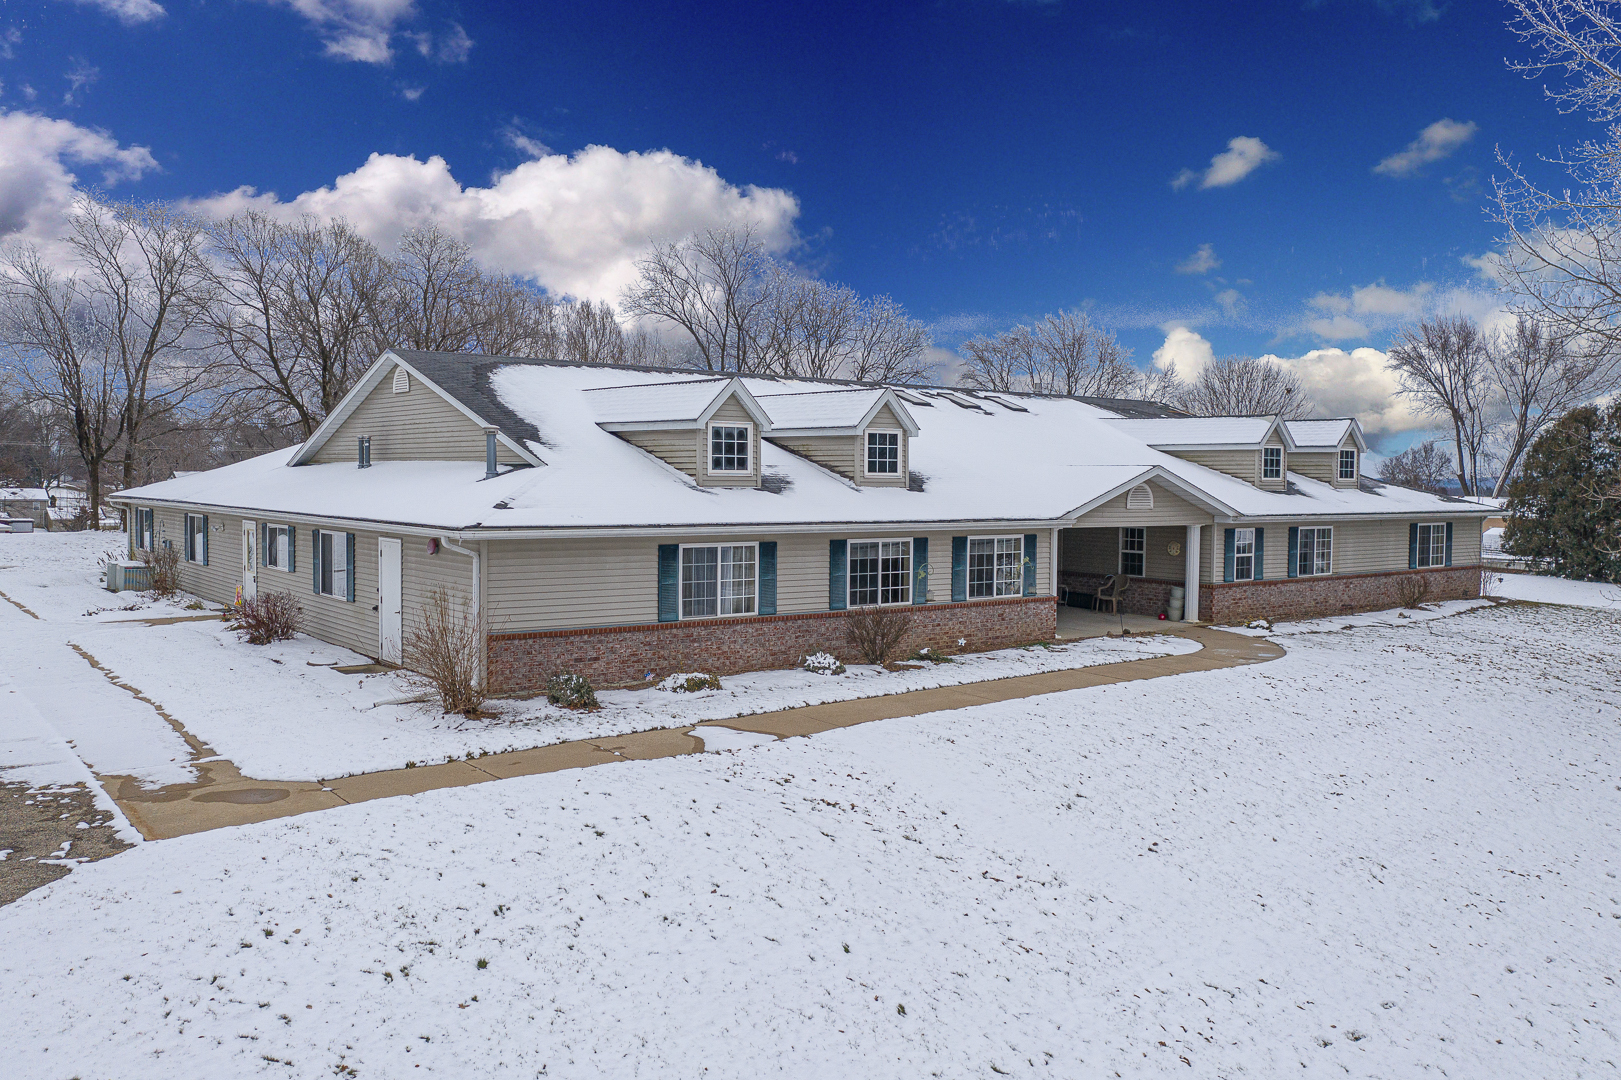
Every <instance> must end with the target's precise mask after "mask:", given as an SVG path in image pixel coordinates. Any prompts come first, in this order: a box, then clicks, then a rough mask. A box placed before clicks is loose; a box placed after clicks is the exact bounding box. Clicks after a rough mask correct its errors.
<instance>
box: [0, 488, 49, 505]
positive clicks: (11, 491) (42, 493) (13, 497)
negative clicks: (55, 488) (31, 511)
mask: <svg viewBox="0 0 1621 1080" xmlns="http://www.w3.org/2000/svg"><path fill="white" fill-rule="evenodd" d="M50 501H51V493H50V492H48V491H46V490H45V489H44V488H31V487H0V502H50Z"/></svg>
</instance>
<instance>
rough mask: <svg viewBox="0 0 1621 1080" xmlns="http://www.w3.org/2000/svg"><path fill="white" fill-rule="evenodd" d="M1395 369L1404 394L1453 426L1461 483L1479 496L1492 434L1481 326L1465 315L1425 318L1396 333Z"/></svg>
mask: <svg viewBox="0 0 1621 1080" xmlns="http://www.w3.org/2000/svg"><path fill="white" fill-rule="evenodd" d="M1389 357H1390V366H1391V368H1392V369H1394V371H1395V372H1396V377H1397V379H1398V380H1400V382H1401V387H1402V392H1403V393H1404V394H1406V395H1407V396H1408V397H1410V398H1412V399H1413V402H1414V404H1415V405H1416V406H1417V407H1418V409H1419V411H1420V412H1422V413H1425V414H1427V415H1430V416H1437V417H1441V418H1443V419H1444V420H1445V421H1446V422H1447V423H1449V424H1450V425H1451V426H1452V442H1453V445H1454V446H1455V447H1456V449H1457V469H1458V472H1457V476H1458V485H1459V487H1461V488H1462V489H1463V493H1464V494H1465V495H1478V494H1480V462H1481V458H1482V457H1484V456H1485V451H1486V444H1487V439H1488V438H1489V436H1490V427H1491V420H1490V416H1489V413H1488V410H1489V408H1490V398H1491V392H1492V387H1491V378H1492V365H1491V356H1490V349H1489V348H1488V346H1487V341H1486V338H1485V336H1484V335H1483V334H1482V333H1481V332H1480V327H1478V326H1476V325H1475V322H1474V320H1473V319H1470V318H1468V317H1466V316H1462V315H1458V316H1438V317H1435V318H1431V319H1425V320H1424V321H1422V322H1420V323H1419V324H1418V325H1417V326H1416V327H1408V328H1407V329H1405V330H1403V331H1402V332H1401V333H1400V334H1398V335H1397V338H1396V342H1395V344H1393V345H1392V346H1391V348H1390V352H1389Z"/></svg>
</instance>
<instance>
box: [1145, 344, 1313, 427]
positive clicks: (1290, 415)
mask: <svg viewBox="0 0 1621 1080" xmlns="http://www.w3.org/2000/svg"><path fill="white" fill-rule="evenodd" d="M1176 404H1177V406H1178V407H1179V408H1182V409H1185V410H1186V411H1188V412H1190V413H1192V414H1193V415H1195V416H1277V417H1281V418H1283V419H1285V420H1299V419H1301V418H1303V417H1306V416H1309V415H1310V414H1311V412H1312V409H1313V408H1315V406H1314V405H1313V403H1312V400H1311V397H1310V395H1308V394H1307V393H1306V388H1305V384H1303V383H1302V382H1301V381H1300V376H1299V375H1297V374H1295V373H1294V372H1293V371H1291V370H1289V369H1288V368H1286V367H1284V366H1283V365H1282V364H1278V363H1275V362H1273V361H1271V360H1262V359H1259V358H1257V357H1253V356H1224V357H1221V358H1220V359H1216V360H1212V361H1211V362H1210V363H1208V364H1206V365H1205V366H1204V367H1202V368H1200V369H1199V374H1198V375H1196V376H1195V377H1194V379H1193V381H1192V382H1191V383H1189V384H1187V387H1186V389H1185V390H1183V391H1182V393H1181V395H1180V396H1179V399H1178V401H1177V403H1176Z"/></svg>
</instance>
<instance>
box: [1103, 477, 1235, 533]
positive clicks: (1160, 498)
mask: <svg viewBox="0 0 1621 1080" xmlns="http://www.w3.org/2000/svg"><path fill="white" fill-rule="evenodd" d="M1148 488H1149V490H1150V491H1152V492H1153V493H1154V509H1152V510H1128V509H1126V498H1127V496H1128V495H1129V494H1130V492H1121V493H1120V494H1119V495H1116V496H1115V497H1114V498H1112V499H1110V500H1109V501H1108V502H1106V503H1104V504H1103V505H1102V506H1098V507H1094V508H1093V509H1091V510H1088V511H1087V512H1086V513H1085V514H1083V515H1081V518H1080V520H1079V521H1077V522H1076V524H1077V525H1078V526H1079V527H1081V528H1088V529H1089V528H1097V527H1101V526H1106V525H1145V526H1146V525H1207V524H1209V523H1210V522H1212V521H1214V520H1215V518H1214V517H1213V516H1212V515H1211V514H1210V512H1209V511H1207V510H1201V509H1200V508H1199V507H1197V506H1195V505H1193V504H1192V503H1190V502H1188V501H1187V500H1186V499H1184V498H1182V496H1180V495H1178V494H1176V492H1174V491H1172V490H1171V489H1170V488H1167V487H1164V486H1163V485H1160V484H1158V483H1155V482H1154V481H1152V480H1150V481H1149V482H1148Z"/></svg>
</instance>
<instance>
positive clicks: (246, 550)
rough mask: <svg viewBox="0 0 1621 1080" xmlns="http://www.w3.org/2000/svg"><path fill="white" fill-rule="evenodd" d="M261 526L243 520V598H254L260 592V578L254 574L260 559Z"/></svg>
mask: <svg viewBox="0 0 1621 1080" xmlns="http://www.w3.org/2000/svg"><path fill="white" fill-rule="evenodd" d="M258 545H259V526H258V525H256V524H255V523H254V522H251V521H243V522H242V599H244V600H252V599H253V598H254V596H256V595H257V594H258V588H257V585H258V578H256V577H254V575H253V568H254V564H255V563H256V562H257V561H258V558H259V554H258Z"/></svg>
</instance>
